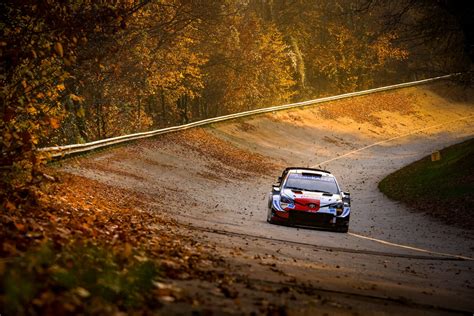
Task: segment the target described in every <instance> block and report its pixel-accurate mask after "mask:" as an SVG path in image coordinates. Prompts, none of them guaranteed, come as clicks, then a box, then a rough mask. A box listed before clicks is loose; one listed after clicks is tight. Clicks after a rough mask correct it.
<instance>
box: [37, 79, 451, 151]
mask: <svg viewBox="0 0 474 316" xmlns="http://www.w3.org/2000/svg"><path fill="white" fill-rule="evenodd" d="M456 75H458V74H450V75H445V76H440V77H434V78H429V79H424V80H418V81H412V82H407V83H400V84H396V85H391V86H386V87H380V88H375V89H369V90H363V91H357V92H351V93H345V94H340V95H336V96H330V97H324V98H319V99H314V100H309V101H303V102H297V103H291V104H285V105H278V106H273V107H268V108H262V109H257V110H251V111H245V112H240V113H235V114H229V115H224V116H219V117H214V118H209V119H205V120H201V121H196V122H192V123H189V124H184V125H179V126H172V127H167V128H162V129H157V130H154V131H149V132H142V133H135V134H129V135H123V136H118V137H113V138H106V139H101V140H97V141H93V142H90V143H84V144H72V145H64V146H56V147H45V148H40V149H38V151H41V152H48V153H50V154H51V156H52V157H53V158H57V157H65V156H68V155H70V154H75V153H82V152H86V151H91V150H94V149H98V148H103V147H107V146H111V145H115V144H120V143H124V142H128V141H133V140H137V139H141V138H147V137H153V136H156V135H161V134H166V133H171V132H176V131H183V130H186V129H189V128H193V127H197V126H203V125H208V124H212V123H217V122H223V121H227V120H232V119H236V118H241V117H246V116H251V115H256V114H264V113H269V112H275V111H281V110H287V109H292V108H298V107H304V106H308V105H314V104H319V103H324V102H328V101H335V100H341V99H346V98H351V97H356V96H362V95H366V94H372V93H376V92H382V91H388V90H394V89H400V88H405V87H411V86H416V85H421V84H425V83H429V82H433V81H437V80H441V79H447V78H450V77H453V76H456Z"/></svg>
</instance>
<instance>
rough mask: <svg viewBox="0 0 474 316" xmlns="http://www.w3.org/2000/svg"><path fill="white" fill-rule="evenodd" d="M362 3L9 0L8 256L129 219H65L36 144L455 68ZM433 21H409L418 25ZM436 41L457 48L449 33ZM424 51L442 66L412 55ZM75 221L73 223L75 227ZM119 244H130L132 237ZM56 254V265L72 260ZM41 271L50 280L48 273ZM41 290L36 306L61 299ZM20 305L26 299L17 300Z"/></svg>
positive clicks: (1, 157)
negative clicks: (36, 243)
mask: <svg viewBox="0 0 474 316" xmlns="http://www.w3.org/2000/svg"><path fill="white" fill-rule="evenodd" d="M408 2H411V1H408ZM403 3H405V2H403ZM359 5H360V2H359V1H351V0H344V1H338V2H337V3H336V2H332V1H313V0H304V1H296V2H294V1H293V2H289V1H283V0H277V1H237V0H230V1H229V0H217V1H206V0H196V1H194V0H163V1H151V0H118V1H107V0H104V1H94V0H67V1H54V0H47V1H33V0H20V1H15V0H7V1H2V2H1V3H0V17H1V19H0V70H1V71H0V86H1V87H0V117H1V120H0V151H1V152H0V215H1V223H2V237H4V238H5V239H6V240H7V239H8V240H9V241H8V242H7V243H4V244H3V245H2V247H3V248H2V249H0V250H1V251H3V252H2V255H4V256H15V255H18V253H20V252H23V251H26V250H27V249H28V247H29V246H30V245H31V244H34V243H33V241H34V240H36V239H37V238H38V239H41V240H46V241H53V243H52V244H50V243H48V242H46V243H45V244H42V245H43V246H44V247H43V248H41V249H43V250H41V251H40V254H39V256H40V257H41V256H42V253H43V252H42V251H46V252H48V251H50V250H51V249H55V250H58V249H59V250H60V249H63V247H66V242H65V241H66V240H76V239H77V237H78V236H77V235H76V234H77V233H78V232H80V234H81V236H82V237H84V239H86V240H95V239H97V238H99V237H100V236H102V237H103V238H99V239H101V240H102V241H101V242H100V243H95V244H94V245H96V246H97V245H98V244H100V247H103V246H104V243H103V241H104V240H106V238H105V237H104V235H103V234H104V231H105V232H106V231H107V230H104V231H102V230H99V229H98V227H106V226H107V225H106V224H108V223H109V222H108V221H112V222H114V221H116V224H117V225H118V223H121V221H124V219H123V218H122V219H121V218H120V216H119V217H117V214H114V213H109V212H103V213H101V212H97V210H91V213H90V214H89V213H88V211H87V210H82V211H83V212H81V214H82V215H81V216H83V217H80V218H75V216H77V214H74V215H72V214H66V213H63V212H68V210H69V211H70V210H71V209H73V206H71V205H70V204H68V203H66V202H65V201H62V202H61V201H60V200H58V201H55V199H54V198H53V199H51V196H50V195H48V194H49V193H47V192H49V191H48V190H51V187H54V185H55V183H56V181H57V178H56V177H55V176H51V175H48V172H45V171H44V168H43V167H44V165H45V163H46V162H47V161H48V157H47V155H45V154H42V153H41V152H40V151H38V148H41V147H46V146H55V145H65V144H74V143H84V142H90V141H94V140H98V139H104V138H109V137H114V136H118V135H123V134H129V133H134V132H140V131H146V130H151V129H156V128H160V127H166V126H170V125H177V124H182V123H188V122H191V121H195V120H199V119H204V118H209V117H214V116H219V115H224V114H229V113H233V112H239V111H245V110H250V109H255V108H260V107H266V106H271V105H278V104H283V103H287V102H292V101H299V100H303V99H308V98H314V97H318V96H323V95H328V94H336V93H340V92H350V91H354V90H357V89H365V88H369V87H373V86H374V85H375V84H376V83H377V84H388V83H395V82H396V81H403V80H408V79H416V78H412V70H413V69H415V68H416V69H420V68H421V69H423V67H419V65H420V64H422V63H423V62H426V64H424V63H423V64H422V65H423V66H426V69H428V70H426V71H421V72H420V71H419V70H418V72H417V76H426V75H429V74H430V71H429V67H431V66H430V65H432V64H436V65H437V66H439V65H447V66H446V67H445V68H442V69H446V70H447V71H449V70H450V69H453V67H454V66H452V65H457V64H456V62H458V61H460V60H462V59H459V58H457V56H454V57H451V59H450V60H449V62H446V63H443V62H444V60H438V59H436V58H434V57H433V56H435V55H436V56H437V54H435V53H434V52H435V50H434V49H433V47H434V46H436V44H437V43H435V45H433V44H426V43H419V42H416V45H410V43H414V42H410V43H408V42H407V41H403V40H402V39H401V38H400V34H401V33H400V30H399V29H397V28H390V29H388V28H383V27H382V24H383V23H382V22H383V18H384V16H386V12H385V11H384V9H383V8H382V7H380V6H379V7H376V6H374V7H373V8H372V7H370V6H369V7H368V9H367V10H359ZM401 8H403V6H401V5H400V8H399V9H401ZM423 14H424V13H423V12H422V13H419V12H415V13H413V15H412V16H411V17H410V19H411V20H410V21H415V22H416V21H417V20H418V19H420V18H419V17H420V16H421V17H422V16H423ZM454 38H459V36H458V37H456V36H454ZM439 43H443V45H448V44H449V43H450V42H449V41H448V39H446V38H444V37H442V38H441V39H440V41H439ZM430 45H431V46H430ZM420 47H422V48H421V49H420ZM443 47H444V46H443ZM446 47H448V46H446ZM419 51H422V52H431V55H430V56H431V57H433V58H425V57H423V58H421V57H420V58H419V59H416V58H415V59H410V58H411V57H412V56H416V53H417V52H419ZM436 52H437V51H436ZM457 66H458V65H457ZM440 67H441V66H440ZM450 67H451V68H450ZM438 68H439V67H438ZM63 193H64V192H63ZM66 196H67V194H66ZM67 197H69V196H67ZM63 202H64V203H66V204H67V206H64V205H62V204H61V203H63ZM55 203H56V204H55ZM57 203H59V204H57ZM48 207H49V208H51V209H50V210H49V209H48ZM55 212H59V214H60V216H59V215H58V214H56V213H55ZM86 214H89V215H86ZM101 214H102V215H101ZM104 214H105V215H106V217H107V218H109V219H108V220H107V219H106V218H105V217H104V216H105V215H104ZM127 214H129V215H127V216H132V217H133V216H135V215H136V216H138V218H140V217H141V216H146V215H143V214H138V213H133V212H131V213H127ZM130 214H132V215H130ZM68 216H71V217H74V219H69V220H70V221H71V222H67V224H68V225H65V222H64V221H66V218H67V217H68ZM84 216H85V217H84ZM124 216H125V215H124ZM57 218H61V220H60V221H57V220H56V219H57ZM126 220H127V221H129V220H131V221H132V223H133V218H127V219H126ZM143 220H145V221H148V220H150V221H151V220H152V219H150V218H146V219H143ZM69 224H70V225H69ZM51 225H53V226H51ZM101 225H102V226H101ZM69 226H71V227H73V229H72V231H68V230H69V229H70V228H68V227H69ZM45 227H49V228H48V229H46V228H45ZM144 231H147V229H146V228H144ZM48 232H49V233H52V235H51V234H49V233H48ZM111 234H112V233H111ZM136 236H139V234H138V235H136ZM136 238H139V237H136ZM140 238H142V237H140ZM119 239H120V238H119ZM120 240H121V242H122V243H121V246H120V247H125V248H124V249H128V248H126V247H127V246H126V245H127V243H132V241H126V240H123V239H120ZM137 240H138V239H135V240H134V241H133V242H137ZM55 243H56V244H55ZM105 244H106V245H105V246H106V247H109V246H110V247H112V248H113V247H114V245H110V244H107V243H105ZM70 246H71V245H67V247H70ZM98 247H99V246H98ZM45 249H46V250H45ZM98 251H99V250H98ZM125 252H128V250H125ZM118 257H119V259H117V260H121V259H120V256H118ZM56 259H57V258H56ZM56 259H51V260H50V261H47V264H51V265H55V264H59V265H61V264H63V263H64V262H63V261H61V262H59V261H55V260H56ZM86 259H87V258H86ZM86 259H84V260H86ZM48 260H49V259H48ZM58 260H59V259H58ZM78 260H79V259H78ZM114 260H115V259H114ZM132 261H133V260H132ZM128 263H129V264H130V265H132V266H134V265H135V264H137V265H138V266H139V265H140V264H139V262H138V263H137V262H135V261H133V262H128ZM128 263H127V264H128ZM45 264H46V263H45ZM66 264H67V263H66ZM125 266H126V265H125ZM1 267H2V266H0V272H2V271H1ZM121 267H124V266H123V265H122V266H121ZM32 269H33V268H32ZM35 269H36V268H35ZM30 270H31V269H30ZM33 270H34V269H33ZM33 270H31V271H30V272H32V273H33V274H35V273H36V276H37V277H39V278H40V279H41V278H42V277H44V276H45V275H46V274H48V273H49V272H51V271H49V270H47V271H46V270H45V271H46V272H45V271H43V270H41V269H40V270H34V271H33ZM152 270H153V269H152ZM48 271H49V272H48ZM0 274H1V273H0ZM66 288H67V286H66ZM81 288H82V287H81V286H80V285H77V284H76V285H74V287H71V288H67V291H66V290H65V292H64V293H66V292H67V293H66V294H65V295H73V296H74V297H75V296H79V297H81V296H87V293H86V292H84V291H82V290H81ZM69 290H70V291H73V292H74V291H75V292H74V293H73V294H71V293H72V292H68V291H69ZM119 292H120V291H119ZM32 293H33V292H32ZM34 293H36V294H38V293H41V291H39V290H38V291H37V292H34ZM43 293H45V294H44V295H45V297H44V298H43V299H39V298H37V297H36V299H39V302H43V303H44V306H46V307H47V306H49V305H48V304H53V305H54V304H55V301H54V299H52V298H51V297H50V296H48V295H49V294H48V293H47V291H46V292H43ZM122 294H123V295H125V296H126V297H128V296H127V295H128V294H127V293H122ZM122 294H120V295H122ZM120 295H119V296H120ZM121 297H122V296H121ZM34 298H35V297H34V295H33V294H32V296H31V297H29V298H25V300H29V299H34ZM122 298H123V297H122ZM129 298H130V297H128V298H123V301H122V302H125V301H126V300H127V299H129ZM130 299H131V300H133V299H134V298H130ZM23 301H24V300H23ZM23 301H22V298H19V301H18V302H19V303H18V304H19V305H18V306H21V302H23ZM123 304H125V303H123ZM132 305H133V304H132ZM46 307H45V308H46ZM76 307H77V306H68V307H67V308H69V310H68V309H67V308H66V310H65V312H68V311H78V310H76V309H75V308H76ZM20 309H21V308H20ZM23 312H25V313H27V312H28V311H23ZM79 312H82V311H79ZM98 313H100V311H99V312H98Z"/></svg>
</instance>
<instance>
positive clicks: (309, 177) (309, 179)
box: [285, 173, 339, 194]
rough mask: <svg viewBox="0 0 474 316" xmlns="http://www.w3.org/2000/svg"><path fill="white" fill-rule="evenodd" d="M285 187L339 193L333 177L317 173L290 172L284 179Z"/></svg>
mask: <svg viewBox="0 0 474 316" xmlns="http://www.w3.org/2000/svg"><path fill="white" fill-rule="evenodd" d="M285 189H293V190H305V191H314V192H325V193H331V194H339V190H338V188H337V184H336V180H335V179H334V178H333V177H328V176H320V175H317V174H300V173H292V174H290V175H289V176H288V179H287V180H286V183H285Z"/></svg>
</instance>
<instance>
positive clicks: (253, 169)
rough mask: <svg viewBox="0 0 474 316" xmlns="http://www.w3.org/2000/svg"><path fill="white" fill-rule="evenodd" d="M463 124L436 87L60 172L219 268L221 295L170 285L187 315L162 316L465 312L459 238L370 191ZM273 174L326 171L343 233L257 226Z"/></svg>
mask: <svg viewBox="0 0 474 316" xmlns="http://www.w3.org/2000/svg"><path fill="white" fill-rule="evenodd" d="M473 119H474V93H473V90H472V89H464V88H461V87H458V86H454V85H452V84H450V83H447V82H440V83H437V84H432V85H426V86H419V87H412V88H407V89H403V90H398V91H393V92H386V93H379V94H375V95H371V96H364V97H358V98H353V99H350V100H342V101H337V102H331V103H327V104H323V105H318V106H313V107H307V108H304V109H297V110H289V111H284V112H277V113H271V114H266V115H260V116H256V117H252V118H248V119H241V120H237V121H231V122H226V123H219V124H215V125H212V126H209V127H206V128H197V129H192V130H189V131H186V132H181V133H173V134H168V135H164V136H161V137H158V138H154V139H148V140H142V141H139V142H136V143H134V144H131V145H128V146H124V147H119V148H115V149H111V150H107V151H104V152H101V153H98V154H93V155H89V156H87V157H85V158H80V159H75V160H73V161H70V162H68V163H66V164H65V165H64V166H63V170H65V171H66V172H69V173H73V174H79V175H82V176H86V177H89V178H91V179H95V180H99V181H101V182H103V183H106V184H109V185H112V186H118V187H121V188H125V189H128V190H130V192H131V194H133V192H141V193H146V194H148V195H149V196H151V197H152V198H153V201H154V202H153V207H154V208H156V212H166V213H168V214H170V216H172V217H174V218H176V219H177V220H178V221H179V222H181V223H183V224H184V226H183V228H182V229H185V230H188V231H190V232H191V233H192V234H195V236H196V238H198V239H200V240H208V241H209V244H214V245H215V251H216V252H217V253H219V254H220V255H222V256H223V257H224V258H225V259H226V261H227V262H228V265H226V266H223V267H222V269H225V270H226V271H228V272H229V273H232V275H233V282H230V283H229V282H227V283H226V284H225V286H226V290H224V291H223V290H222V287H221V288H220V291H219V290H217V289H216V287H215V284H211V283H206V282H201V283H196V282H193V281H176V282H177V283H176V285H177V286H180V287H182V288H184V289H185V290H187V291H190V292H195V294H196V295H198V297H200V299H199V306H201V307H198V306H197V305H198V304H197V303H196V306H176V304H175V305H173V306H171V305H170V306H169V307H168V312H171V313H172V312H184V313H186V312H189V311H192V310H196V309H197V310H199V311H204V312H216V313H217V314H234V313H237V314H240V313H251V312H256V313H261V312H265V313H266V312H268V311H274V312H276V313H280V314H285V313H286V314H306V315H315V314H316V315H317V314H321V315H322V314H363V315H370V314H377V315H379V314H402V313H409V314H410V315H412V314H420V315H421V314H423V315H425V314H458V313H468V314H469V313H472V312H474V271H473V270H474V237H473V235H472V231H466V230H463V229H460V228H456V227H450V226H446V225H445V224H443V223H440V222H437V221H435V220H433V219H432V218H430V217H429V216H428V215H427V214H419V213H413V212H411V211H410V209H409V207H407V206H406V205H401V204H399V203H396V202H393V201H390V200H389V199H387V198H386V197H384V196H383V195H382V194H381V193H380V192H379V191H378V189H377V184H378V182H379V181H380V180H381V179H383V178H384V177H385V176H386V175H388V174H389V173H391V172H393V171H395V170H397V169H399V168H400V167H402V166H404V165H407V164H409V163H410V162H413V161H416V160H418V159H420V158H422V157H423V156H426V155H427V154H430V153H431V152H433V151H435V150H439V149H441V148H444V147H446V146H448V145H451V144H454V143H458V142H461V141H463V140H465V139H468V138H471V137H472V136H473V135H474V124H473V123H472V121H473ZM286 166H313V167H318V166H320V167H323V168H325V169H328V170H330V171H331V172H332V173H333V174H335V175H336V177H337V178H338V180H339V183H340V184H341V186H342V188H343V190H345V191H350V192H351V195H352V201H353V202H352V216H351V224H350V229H349V233H347V234H344V233H335V232H328V231H322V230H311V229H302V228H293V227H284V226H276V225H270V224H268V223H267V222H266V212H267V195H268V192H269V191H270V188H271V184H272V183H273V182H274V181H275V179H276V177H277V176H278V175H279V173H280V172H281V170H282V169H283V168H284V167H286ZM454 204H455V203H454ZM221 285H222V284H221ZM178 305H179V304H178ZM165 311H166V310H165Z"/></svg>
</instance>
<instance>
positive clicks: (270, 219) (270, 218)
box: [267, 209, 273, 224]
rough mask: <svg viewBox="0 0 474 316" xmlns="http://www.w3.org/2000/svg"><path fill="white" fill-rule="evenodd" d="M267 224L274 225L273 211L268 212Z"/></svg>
mask: <svg viewBox="0 0 474 316" xmlns="http://www.w3.org/2000/svg"><path fill="white" fill-rule="evenodd" d="M267 222H268V223H270V224H273V220H272V210H271V209H268V212H267Z"/></svg>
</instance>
